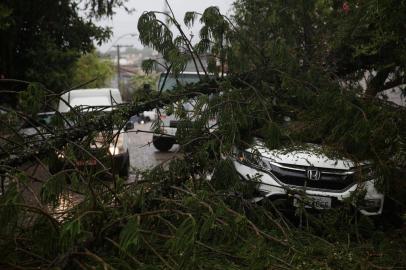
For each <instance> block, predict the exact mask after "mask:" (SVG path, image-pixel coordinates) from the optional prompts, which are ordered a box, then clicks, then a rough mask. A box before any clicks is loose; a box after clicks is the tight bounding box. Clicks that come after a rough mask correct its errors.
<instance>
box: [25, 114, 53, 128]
mask: <svg viewBox="0 0 406 270" xmlns="http://www.w3.org/2000/svg"><path fill="white" fill-rule="evenodd" d="M54 115H55V114H54V113H40V114H37V115H36V117H35V119H32V120H27V121H25V122H24V124H23V126H22V128H31V127H40V126H51V125H52V119H53V117H54Z"/></svg>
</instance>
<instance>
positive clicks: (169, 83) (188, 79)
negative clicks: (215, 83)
mask: <svg viewBox="0 0 406 270" xmlns="http://www.w3.org/2000/svg"><path fill="white" fill-rule="evenodd" d="M165 76H166V73H162V74H161V76H160V77H159V83H158V90H161V89H162V91H163V92H164V91H168V90H172V89H173V88H174V87H175V86H176V85H177V83H179V84H180V85H187V84H191V83H197V82H199V81H200V78H199V75H198V74H197V73H191V74H179V75H178V78H177V81H176V78H175V76H174V75H173V74H169V75H168V77H167V78H166V80H165ZM164 83H165V85H164V86H163V88H162V85H163V84H164Z"/></svg>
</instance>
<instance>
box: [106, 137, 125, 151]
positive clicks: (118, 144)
mask: <svg viewBox="0 0 406 270" xmlns="http://www.w3.org/2000/svg"><path fill="white" fill-rule="evenodd" d="M109 152H110V154H111V155H113V156H114V155H118V154H122V153H124V138H123V134H120V135H118V138H115V139H114V140H113V141H112V142H111V143H110V146H109Z"/></svg>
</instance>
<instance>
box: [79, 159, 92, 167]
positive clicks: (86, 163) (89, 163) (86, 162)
mask: <svg viewBox="0 0 406 270" xmlns="http://www.w3.org/2000/svg"><path fill="white" fill-rule="evenodd" d="M96 164H97V161H96V160H95V159H89V160H76V166H95V165H96Z"/></svg>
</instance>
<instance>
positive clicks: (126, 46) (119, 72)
mask: <svg viewBox="0 0 406 270" xmlns="http://www.w3.org/2000/svg"><path fill="white" fill-rule="evenodd" d="M113 47H116V48H117V88H118V89H119V90H120V84H121V68H120V48H130V47H132V46H131V45H114V46H113Z"/></svg>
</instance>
